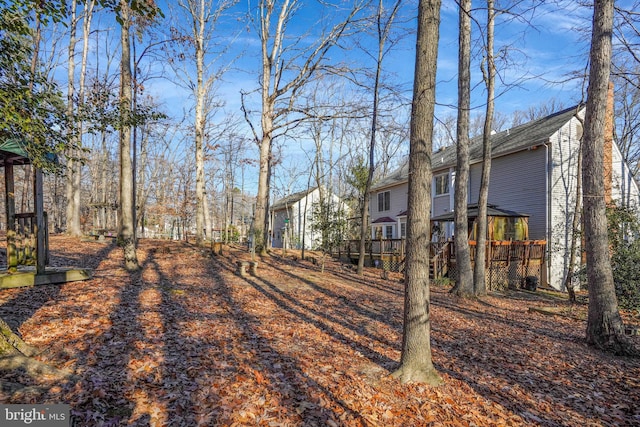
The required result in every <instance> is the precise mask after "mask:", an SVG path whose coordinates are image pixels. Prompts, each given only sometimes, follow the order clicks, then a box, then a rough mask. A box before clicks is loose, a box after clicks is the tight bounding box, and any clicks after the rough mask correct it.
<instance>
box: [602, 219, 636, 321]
mask: <svg viewBox="0 0 640 427" xmlns="http://www.w3.org/2000/svg"><path fill="white" fill-rule="evenodd" d="M607 219H608V225H609V244H610V245H611V250H612V254H611V267H612V268H613V281H614V283H615V287H616V296H617V297H618V305H619V306H620V308H623V309H628V310H640V236H639V233H638V231H639V230H640V221H639V220H638V216H637V215H636V213H635V212H634V211H633V210H632V209H629V208H619V207H610V208H608V212H607Z"/></svg>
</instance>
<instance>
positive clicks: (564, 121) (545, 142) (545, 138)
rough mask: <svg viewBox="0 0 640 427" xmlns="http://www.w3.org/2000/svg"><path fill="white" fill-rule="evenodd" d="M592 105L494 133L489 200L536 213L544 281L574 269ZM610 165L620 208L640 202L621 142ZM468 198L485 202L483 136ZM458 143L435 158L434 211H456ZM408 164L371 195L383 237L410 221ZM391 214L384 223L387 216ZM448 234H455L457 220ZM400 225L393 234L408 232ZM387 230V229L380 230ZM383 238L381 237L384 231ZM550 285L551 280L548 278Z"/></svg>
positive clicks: (533, 223)
mask: <svg viewBox="0 0 640 427" xmlns="http://www.w3.org/2000/svg"><path fill="white" fill-rule="evenodd" d="M576 113H577V114H579V115H580V117H581V118H582V117H584V109H583V108H578V107H572V108H569V109H566V110H563V111H560V112H558V113H555V114H552V115H550V116H547V117H544V118H542V119H539V120H535V121H532V122H529V123H526V124H523V125H520V126H517V127H515V128H512V129H508V130H505V131H502V132H499V133H496V134H494V135H492V136H491V143H492V163H491V177H490V185H489V203H490V204H492V205H495V206H497V207H499V208H501V209H508V210H512V211H516V212H521V213H524V214H527V215H529V238H530V239H532V240H546V241H547V251H548V253H547V263H546V265H547V271H546V272H544V273H546V277H545V275H544V274H543V277H542V280H543V284H547V285H550V286H552V287H554V288H556V289H561V288H562V286H563V280H564V278H565V276H566V274H567V263H568V254H569V250H570V249H569V248H570V242H571V235H570V227H571V224H572V219H573V213H574V210H575V199H576V183H577V176H578V175H577V174H578V170H577V162H578V149H579V141H580V138H581V136H582V126H581V124H580V120H579V119H578V118H576ZM609 158H610V159H611V161H610V163H609V164H608V165H607V166H606V167H605V168H606V171H605V176H608V177H609V178H608V179H609V180H610V183H611V189H610V197H611V200H612V201H614V202H615V203H616V204H617V205H619V206H621V205H624V206H631V207H637V205H638V202H639V201H640V192H639V190H638V185H637V183H636V181H635V179H634V178H633V177H632V176H631V174H630V172H629V168H628V166H627V164H626V162H625V160H624V159H623V158H622V155H621V153H620V150H619V148H618V147H617V145H616V143H615V141H614V142H613V143H612V145H611V147H610V156H609ZM470 159H471V162H470V163H471V164H470V177H469V200H468V203H470V204H473V203H477V200H478V194H479V188H480V174H481V168H482V165H481V161H482V139H481V138H474V139H472V141H471V146H470ZM455 165H456V148H455V146H451V147H447V148H444V149H441V150H440V151H437V152H434V153H433V156H432V169H433V176H434V179H433V182H432V197H433V199H432V201H433V203H432V212H431V214H432V216H438V215H442V214H444V213H446V212H449V211H452V210H453V207H454V203H453V190H454V179H455ZM407 176H408V166H407V165H404V166H403V167H401V168H400V169H398V170H397V171H396V172H395V173H393V174H392V175H391V176H389V177H388V178H386V179H384V180H382V181H380V182H379V183H378V184H377V185H376V186H374V188H373V189H372V193H371V205H370V212H371V227H372V234H373V235H375V233H376V231H377V230H378V227H379V225H383V226H386V225H387V224H390V223H392V221H390V220H395V221H396V222H397V223H398V224H400V223H401V222H402V221H406V210H407V188H408V184H407V183H408V180H407ZM385 192H389V193H390V195H389V197H390V200H391V201H392V203H391V206H390V209H389V210H388V211H385V212H381V211H380V210H379V209H378V203H377V202H378V194H381V193H385ZM383 217H384V220H381V218H383ZM447 227H448V228H446V229H445V230H444V233H445V235H446V236H447V237H450V236H451V235H452V233H453V229H452V227H453V224H451V223H449V224H447ZM397 230H399V228H394V235H393V238H399V237H401V236H400V234H399V233H398V231H397ZM378 232H379V231H378ZM378 236H379V235H378ZM545 282H546V283H545Z"/></svg>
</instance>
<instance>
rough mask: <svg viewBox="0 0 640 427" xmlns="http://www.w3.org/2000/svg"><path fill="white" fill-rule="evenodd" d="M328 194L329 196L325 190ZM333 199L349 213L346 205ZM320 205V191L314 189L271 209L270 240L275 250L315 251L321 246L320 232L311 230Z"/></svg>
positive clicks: (281, 201) (292, 195) (285, 199)
mask: <svg viewBox="0 0 640 427" xmlns="http://www.w3.org/2000/svg"><path fill="white" fill-rule="evenodd" d="M325 194H328V192H327V191H326V190H325ZM331 198H332V200H333V202H334V203H335V205H336V206H340V209H342V210H343V211H345V212H346V210H347V209H348V207H347V205H346V204H345V203H344V202H343V201H342V199H340V198H339V197H338V196H336V195H335V194H331ZM319 202H320V190H319V189H318V188H317V187H316V188H312V189H310V190H307V191H301V192H299V193H294V194H291V195H289V196H287V197H283V198H281V199H279V200H276V201H275V202H274V203H273V205H272V206H271V218H270V236H271V246H272V247H274V248H283V247H284V248H287V249H300V248H302V245H303V243H304V247H305V249H315V248H316V247H318V245H319V244H320V243H321V242H320V237H321V236H320V232H314V231H313V230H312V226H311V225H312V223H313V210H314V207H315V205H317V203H319Z"/></svg>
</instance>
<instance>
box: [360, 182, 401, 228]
mask: <svg viewBox="0 0 640 427" xmlns="http://www.w3.org/2000/svg"><path fill="white" fill-rule="evenodd" d="M385 191H389V193H390V204H389V210H386V211H378V193H383V192H385ZM408 191H409V184H408V183H407V182H403V183H401V184H398V185H394V186H391V187H386V188H382V189H378V190H375V191H373V192H372V193H371V197H370V198H369V215H370V223H371V224H373V223H374V222H375V221H376V220H377V219H380V218H383V217H387V216H388V217H390V218H393V219H394V220H395V218H396V217H397V216H398V215H399V214H400V213H402V212H403V211H405V210H407V195H408ZM373 225H375V224H373ZM393 233H394V236H393V238H394V239H396V238H399V234H400V230H398V227H394V231H393Z"/></svg>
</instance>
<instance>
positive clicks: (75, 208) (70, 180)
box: [66, 0, 82, 236]
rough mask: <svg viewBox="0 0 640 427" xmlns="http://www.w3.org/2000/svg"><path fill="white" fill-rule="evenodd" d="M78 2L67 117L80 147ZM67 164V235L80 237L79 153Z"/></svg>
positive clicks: (71, 40)
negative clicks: (77, 114)
mask: <svg viewBox="0 0 640 427" xmlns="http://www.w3.org/2000/svg"><path fill="white" fill-rule="evenodd" d="M76 7H77V1H76V0H72V1H71V4H70V20H71V22H70V24H69V49H68V53H69V56H68V65H69V68H68V89H67V116H68V118H69V125H68V126H69V135H70V138H71V141H72V143H73V145H78V141H79V139H80V138H81V134H80V132H79V130H78V127H77V122H76V120H75V119H74V113H75V108H74V105H75V99H74V98H75V96H76V92H75V69H76V58H75V53H76V28H77V25H78V19H77V17H76ZM70 154H71V155H70V156H69V160H68V162H67V182H66V190H67V233H68V234H70V235H71V236H80V235H81V234H82V229H81V227H80V174H81V172H82V170H81V165H80V163H79V162H78V161H77V160H76V157H77V156H78V153H77V152H76V151H75V150H74V152H72V153H70Z"/></svg>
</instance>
